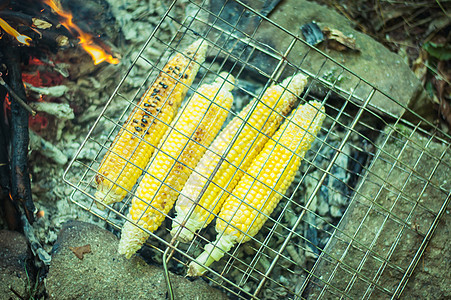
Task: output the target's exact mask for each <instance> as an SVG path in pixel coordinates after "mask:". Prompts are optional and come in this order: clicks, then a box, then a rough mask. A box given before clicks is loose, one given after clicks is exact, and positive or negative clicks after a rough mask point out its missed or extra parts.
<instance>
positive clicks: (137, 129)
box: [95, 39, 207, 208]
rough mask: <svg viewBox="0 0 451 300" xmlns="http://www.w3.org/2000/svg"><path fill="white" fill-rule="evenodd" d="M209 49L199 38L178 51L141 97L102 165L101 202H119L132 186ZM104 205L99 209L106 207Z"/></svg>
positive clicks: (99, 192)
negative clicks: (183, 49)
mask: <svg viewBox="0 0 451 300" xmlns="http://www.w3.org/2000/svg"><path fill="white" fill-rule="evenodd" d="M206 51H207V43H206V42H204V41H202V40H201V39H200V40H197V41H196V42H194V43H193V44H191V45H190V46H189V47H188V48H187V49H186V50H185V51H184V52H183V53H178V54H176V55H175V56H174V57H173V58H172V59H171V60H170V61H169V62H168V63H167V64H166V65H165V67H164V68H163V71H162V72H160V74H159V76H158V77H157V79H156V80H155V82H154V83H153V84H152V86H150V87H149V89H148V90H147V91H146V93H145V94H144V95H143V96H142V98H141V99H140V101H139V103H138V105H137V107H136V108H135V109H134V110H133V111H132V113H131V114H130V116H129V118H128V120H127V121H126V122H125V125H124V126H125V127H124V128H123V129H121V130H120V131H119V133H118V134H117V136H116V138H115V139H114V142H113V144H112V146H111V147H110V149H109V151H108V152H107V153H106V155H105V156H104V157H103V160H102V162H101V164H100V168H99V170H98V174H97V176H96V183H97V191H96V193H95V196H96V198H97V200H98V201H99V202H100V203H102V204H105V205H109V204H112V203H114V202H119V201H121V200H122V199H123V198H124V197H125V195H126V194H127V192H128V191H130V190H131V189H132V187H133V185H134V184H135V183H136V181H137V180H138V177H139V176H140V175H141V173H142V170H143V168H145V166H146V165H147V163H148V162H149V159H150V157H151V156H152V153H153V152H154V149H155V147H156V146H157V145H158V142H159V140H160V139H161V137H162V136H163V134H164V133H165V131H166V130H167V128H168V125H166V124H170V123H171V121H172V120H173V118H174V116H175V115H176V113H177V110H178V108H179V107H180V103H181V102H182V101H183V99H184V98H185V95H186V92H187V90H188V87H189V86H190V85H191V83H192V82H193V80H194V77H196V74H197V71H198V70H199V66H200V64H202V63H203V62H204V60H205V55H206ZM102 204H98V206H99V208H104V206H103V205H102Z"/></svg>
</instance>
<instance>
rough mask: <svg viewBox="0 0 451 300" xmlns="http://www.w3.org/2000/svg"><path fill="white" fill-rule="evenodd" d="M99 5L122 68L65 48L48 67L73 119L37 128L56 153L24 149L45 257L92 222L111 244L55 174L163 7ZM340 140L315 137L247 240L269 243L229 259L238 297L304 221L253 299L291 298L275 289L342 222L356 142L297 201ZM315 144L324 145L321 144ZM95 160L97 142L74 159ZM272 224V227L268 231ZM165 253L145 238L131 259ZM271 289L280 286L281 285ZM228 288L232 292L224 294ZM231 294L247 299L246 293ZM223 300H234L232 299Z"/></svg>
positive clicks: (240, 102)
mask: <svg viewBox="0 0 451 300" xmlns="http://www.w3.org/2000/svg"><path fill="white" fill-rule="evenodd" d="M108 3H109V5H108V6H107V7H108V12H109V13H110V14H111V15H113V16H114V17H115V23H114V24H110V25H111V26H113V25H114V26H116V28H117V30H110V32H115V36H110V37H109V38H110V41H111V43H112V44H114V45H115V46H116V47H117V50H118V52H120V53H121V56H122V59H121V62H120V63H119V64H118V65H107V64H101V65H99V66H94V65H93V64H92V61H91V60H90V57H89V56H87V54H84V53H83V52H82V50H79V49H71V50H68V51H65V52H64V53H59V54H58V57H57V58H55V61H56V60H58V61H63V63H59V64H57V66H58V67H60V68H61V69H65V70H67V76H66V78H65V81H64V83H63V85H64V86H66V87H67V91H65V93H64V95H62V96H61V97H59V98H58V102H59V103H63V104H67V105H69V106H70V108H72V110H73V113H74V118H73V119H71V118H64V117H59V116H52V115H47V116H46V117H47V118H48V119H49V126H48V127H47V128H45V129H42V130H41V131H40V132H39V136H40V137H41V138H43V139H45V140H46V141H47V142H49V143H50V144H51V145H53V146H54V148H55V149H54V151H48V150H47V149H48V147H47V148H42V147H40V146H33V145H32V148H31V151H30V162H31V172H32V184H33V199H34V201H35V204H36V206H37V208H38V210H40V211H43V212H44V214H43V216H42V217H40V218H39V219H37V221H36V222H35V223H34V224H33V228H34V230H35V234H36V236H37V238H38V240H39V242H40V243H41V245H42V246H43V248H44V250H45V251H47V252H48V253H50V252H51V249H52V246H53V244H54V242H55V241H56V237H57V234H58V232H59V230H60V229H61V227H62V224H63V223H64V222H67V221H69V220H81V221H85V222H90V223H94V224H97V225H99V226H101V227H105V228H108V229H110V230H111V231H113V232H114V233H115V234H117V235H118V236H119V231H118V230H117V228H116V227H114V226H111V225H110V224H108V223H107V222H105V221H104V220H102V219H101V218H99V217H97V216H95V215H94V214H92V213H91V212H88V211H86V210H84V209H82V208H80V207H79V206H77V205H75V204H74V203H72V202H71V200H70V195H71V193H72V192H73V188H72V187H70V186H69V185H67V184H66V183H65V182H64V181H63V173H64V170H65V168H66V166H67V163H66V161H67V160H70V159H72V158H73V157H74V156H75V155H76V153H77V151H78V149H79V147H80V145H81V144H82V143H83V141H84V139H85V137H86V135H87V134H88V132H89V130H90V129H91V127H92V125H93V123H94V122H95V120H96V119H97V117H98V116H99V115H100V114H101V112H102V109H103V108H104V106H105V104H106V102H107V100H108V99H109V97H110V96H111V95H112V93H113V91H114V89H115V87H116V85H117V84H118V83H119V81H120V79H121V77H122V76H123V75H124V74H125V72H126V71H127V70H128V69H129V68H130V66H131V64H132V61H133V59H134V58H135V57H136V56H137V55H138V52H139V51H140V49H141V48H142V46H143V45H144V43H145V42H146V40H147V38H148V36H149V34H150V33H151V31H152V30H153V28H155V26H156V25H157V24H158V22H159V21H160V19H161V16H162V15H163V14H164V12H165V11H166V10H167V6H168V5H169V3H170V1H141V0H128V1H125V0H122V1H121V0H108ZM175 12H176V14H179V16H180V19H183V18H184V16H185V15H186V14H187V13H188V14H189V12H190V5H188V4H187V2H185V1H179V2H178V3H177V7H176V8H175ZM98 30H99V31H101V30H102V29H101V28H98ZM161 30H162V33H160V35H159V38H162V39H164V35H166V40H169V39H170V37H171V36H173V35H174V32H175V30H176V29H175V28H174V26H173V24H171V23H163V24H162V26H161ZM163 47H164V45H158V44H157V43H155V45H154V46H152V47H147V48H146V49H148V50H146V51H147V52H148V53H145V56H146V57H148V58H149V59H155V60H156V59H158V58H159V56H160V54H161V52H162V51H164V49H163ZM74 57H77V63H76V64H73V63H69V61H73V58H74ZM215 67H216V68H217V67H218V66H212V68H213V69H214V68H215ZM147 68H148V66H147V65H146V64H143V65H139V61H138V65H137V67H136V68H133V69H132V72H131V73H130V74H129V78H130V79H131V80H127V81H126V83H125V86H122V89H121V92H122V94H123V95H124V96H125V97H128V96H129V97H130V98H132V97H133V95H134V93H136V91H137V89H139V88H140V83H142V82H144V80H145V78H146V76H147V75H148V73H147ZM202 72H204V73H202ZM199 74H200V76H198V77H204V76H211V74H205V70H204V71H202V70H201V71H200V73H199ZM207 80H208V79H207ZM133 82H134V83H135V84H133ZM239 85H240V86H242V87H244V89H245V90H248V91H251V92H253V93H256V94H258V92H259V91H261V89H263V86H262V85H260V84H258V83H255V82H254V81H252V80H249V81H246V80H242V81H240V82H239ZM236 93H239V92H236ZM238 96H239V97H236V99H237V101H236V103H235V104H234V107H233V110H234V111H239V110H240V109H241V108H242V107H243V106H244V105H245V104H246V103H247V102H248V101H250V97H249V94H246V95H238ZM330 110H331V108H328V113H333V111H332V112H331V111H330ZM122 112H123V103H119V102H118V101H117V102H113V103H111V105H110V106H109V114H111V115H112V116H115V117H116V118H119V116H120V115H121V113H122ZM327 122H329V124H325V125H324V128H331V124H330V122H331V120H326V123H327ZM110 130H111V128H108V126H107V125H104V124H99V126H97V127H96V128H95V129H94V132H93V134H92V136H95V137H96V138H97V137H98V139H99V140H100V141H107V140H108V139H111V137H109V136H108V133H109V132H110ZM343 135H344V134H342V132H340V130H339V129H338V130H337V131H336V132H333V133H330V132H325V131H323V132H321V133H320V134H319V136H318V138H317V141H316V142H315V144H314V145H313V147H312V149H311V150H310V151H309V152H308V154H307V157H306V159H305V162H304V163H303V165H302V166H301V168H300V170H299V171H298V173H297V176H296V179H295V181H294V182H293V184H292V186H291V187H290V189H289V191H288V192H287V194H286V195H287V197H288V198H289V199H284V200H282V201H281V203H280V204H279V206H278V208H277V209H276V211H275V212H274V213H273V214H272V216H282V217H280V218H279V219H274V218H277V217H273V218H271V219H269V220H268V221H267V222H266V224H265V227H264V228H263V229H262V230H261V232H260V233H259V234H258V235H257V236H256V237H255V240H256V241H264V240H265V237H266V236H267V235H268V234H270V235H272V236H273V238H271V239H269V242H267V243H266V244H264V245H262V244H261V243H260V242H256V241H250V242H248V243H246V244H243V245H241V246H240V247H239V248H234V249H233V250H232V251H234V255H235V256H236V257H237V258H239V259H240V260H241V262H240V263H239V262H237V261H235V262H233V267H232V268H230V270H229V272H228V275H227V276H228V278H229V279H230V280H231V281H233V282H235V283H237V284H238V283H240V282H243V283H244V284H243V285H242V288H243V289H244V290H247V291H254V290H255V288H256V287H257V286H258V284H259V282H260V280H261V278H262V276H261V275H259V274H258V273H259V272H261V273H260V274H264V273H265V271H266V270H267V269H268V267H269V266H270V264H271V262H272V260H273V258H274V257H275V254H274V251H273V250H271V249H278V248H280V246H281V245H282V243H283V242H284V240H285V237H286V235H287V232H288V231H287V229H288V228H292V227H293V225H295V223H296V221H297V220H298V217H299V215H301V214H302V213H304V214H305V216H304V218H303V219H302V221H301V222H300V224H299V225H298V226H297V227H296V229H295V231H294V232H293V237H292V240H291V241H292V242H291V243H290V245H289V246H288V247H286V249H285V250H284V251H283V255H282V259H280V260H279V262H278V264H277V266H276V267H275V269H274V270H273V271H272V273H271V275H270V277H271V278H273V280H269V282H268V283H267V284H266V286H265V288H264V290H263V291H262V292H261V294H260V296H261V297H263V298H265V299H280V298H281V297H285V296H287V297H288V296H290V294H288V293H287V291H286V289H285V288H284V287H283V286H287V287H289V289H290V290H293V289H294V290H296V289H300V288H301V287H300V286H297V285H298V284H299V283H300V282H302V281H303V280H302V279H303V278H304V277H305V276H306V275H307V271H308V270H310V269H311V267H312V266H313V264H314V262H315V260H316V258H317V256H318V254H319V253H320V252H321V249H323V248H324V246H325V245H326V243H327V242H328V240H329V237H330V236H331V234H332V232H333V230H334V228H333V226H332V225H336V224H338V222H339V220H340V217H341V216H342V214H343V213H344V211H345V209H346V207H347V205H348V202H349V199H350V196H351V192H352V187H353V186H355V183H356V182H357V180H358V176H359V175H358V174H359V173H360V171H361V170H362V168H363V166H364V165H365V162H366V160H367V156H365V155H364V154H362V153H365V151H362V149H365V147H366V146H365V141H364V140H361V139H359V138H358V137H354V138H352V140H351V141H350V143H349V144H348V145H345V147H344V148H343V150H342V154H340V155H339V156H338V158H337V160H336V163H335V164H334V166H333V168H332V169H331V170H330V174H331V175H330V176H327V177H326V178H325V180H324V182H323V184H322V186H321V188H320V190H319V192H318V193H317V194H316V196H315V197H314V198H313V199H311V200H310V203H309V204H308V207H306V204H307V202H308V200H309V199H306V196H305V195H311V194H312V191H313V189H314V188H315V186H316V185H317V183H318V181H319V180H320V178H321V176H322V175H323V174H324V169H322V168H321V166H324V167H326V166H327V164H328V163H329V161H330V159H331V158H332V156H333V155H334V154H335V152H336V150H335V149H336V148H337V147H338V145H339V143H340V141H341V140H342V137H343ZM321 141H327V144H326V143H322V142H321ZM38 144H39V143H37V144H36V145H38ZM99 152H100V146H99V144H98V143H89V142H88V143H87V144H86V145H85V146H84V147H83V149H82V151H81V152H80V154H78V156H77V160H79V161H81V162H83V163H85V164H86V165H89V164H90V162H91V161H92V159H94V158H95V157H96V156H97V154H98V153H99ZM85 169H86V167H85V166H83V165H80V164H74V165H73V167H72V168H70V169H69V170H68V172H69V173H68V174H67V175H66V178H69V179H70V178H79V177H80V174H82V173H83V172H85ZM74 184H76V182H74ZM117 207H119V206H117ZM90 208H91V207H90ZM95 212H96V213H98V214H99V215H101V216H102V217H104V218H108V219H109V221H110V222H115V223H116V224H117V226H120V225H121V224H122V223H123V220H121V218H120V217H118V216H115V215H114V214H111V213H107V212H101V211H95ZM282 212H283V213H282ZM123 213H125V212H123ZM171 216H173V212H171ZM276 224H279V225H278V226H275V225H276ZM331 224H332V225H331ZM165 225H166V226H165ZM168 229H170V220H166V221H165V223H163V225H162V226H161V227H160V229H159V230H158V231H157V232H155V234H156V235H157V236H158V237H160V238H161V239H162V240H164V241H167V242H168V241H170V239H171V236H170V234H169V230H168ZM200 235H202V236H203V237H204V238H205V239H209V240H212V239H214V237H215V230H214V223H213V224H211V225H210V226H209V227H208V228H206V229H205V230H203V231H202V232H201V233H200ZM205 243H206V241H205V240H203V239H200V238H199V239H196V240H195V241H194V242H193V244H191V245H181V246H179V248H180V249H181V250H183V251H185V252H187V253H189V254H190V255H193V256H196V255H198V254H199V253H200V251H201V248H200V247H196V246H199V245H201V246H203V245H205ZM165 247H166V246H165V244H164V243H163V242H162V241H161V240H157V239H152V238H151V239H149V241H148V245H147V246H146V247H144V248H143V249H142V250H141V252H140V254H141V255H142V256H143V257H144V258H145V259H146V260H147V261H149V262H152V263H159V264H161V263H162V251H164V249H165ZM162 249H163V250H162ZM174 258H175V260H171V262H170V264H169V268H170V271H172V272H174V273H178V274H181V275H184V274H185V271H186V266H185V265H184V264H183V263H189V261H188V260H187V259H186V258H185V257H184V256H182V255H180V254H175V256H174ZM223 260H224V261H222V262H218V263H216V265H215V269H216V270H222V269H224V268H227V267H228V265H227V264H228V262H227V259H223ZM181 262H183V263H181ZM249 266H251V267H249ZM210 278H211V279H212V281H211V282H212V284H213V285H215V284H214V283H213V282H214V281H217V282H219V283H221V284H223V285H224V286H228V284H227V283H225V282H222V281H221V279H220V278H218V277H215V276H214V275H211V276H210ZM280 283H281V284H282V285H283V286H280ZM228 287H229V288H231V289H233V287H231V286H228ZM235 290H236V289H235ZM240 295H241V296H242V297H248V296H246V295H245V294H240ZM230 296H231V297H232V298H234V297H236V296H234V295H232V294H230ZM291 296H292V295H291Z"/></svg>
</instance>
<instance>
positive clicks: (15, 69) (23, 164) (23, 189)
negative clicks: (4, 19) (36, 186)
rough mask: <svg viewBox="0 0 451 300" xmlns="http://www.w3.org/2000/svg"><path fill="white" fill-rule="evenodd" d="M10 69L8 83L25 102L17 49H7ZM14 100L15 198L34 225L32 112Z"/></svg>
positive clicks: (12, 141)
mask: <svg viewBox="0 0 451 300" xmlns="http://www.w3.org/2000/svg"><path fill="white" fill-rule="evenodd" d="M3 55H4V61H5V65H6V68H7V72H8V73H7V76H6V77H5V81H6V82H7V84H8V85H9V87H10V88H11V89H12V90H13V91H14V93H15V94H17V96H19V97H20V98H21V99H24V100H26V99H27V97H26V94H25V90H24V84H23V81H22V73H21V70H20V65H21V61H20V54H19V53H18V51H17V49H15V48H14V47H3ZM10 99H11V125H10V126H11V192H10V194H11V197H12V199H13V201H14V202H15V203H17V204H19V205H20V206H21V207H22V208H23V210H24V213H25V215H26V217H27V219H28V221H29V222H30V223H32V222H33V221H34V212H35V210H36V209H35V206H34V204H33V199H32V195H31V182H30V175H29V167H28V142H29V134H28V111H27V110H26V109H25V108H24V107H23V106H22V105H20V104H19V102H18V101H15V100H14V99H13V97H12V96H11V95H10Z"/></svg>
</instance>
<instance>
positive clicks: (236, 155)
mask: <svg viewBox="0 0 451 300" xmlns="http://www.w3.org/2000/svg"><path fill="white" fill-rule="evenodd" d="M306 84H307V78H306V77H305V76H303V75H301V74H298V75H295V76H293V77H289V78H287V79H285V80H284V81H283V82H282V83H281V84H279V85H273V86H271V87H269V88H268V89H267V90H266V91H265V93H264V95H263V97H262V99H261V100H258V99H254V100H252V101H251V103H249V104H248V105H247V106H246V107H245V108H244V109H243V110H242V111H241V112H240V113H239V114H238V116H236V117H235V118H234V119H233V120H232V121H231V122H230V123H229V124H228V125H227V126H226V128H224V130H222V131H221V133H220V134H219V135H218V137H216V139H215V140H214V141H213V143H212V144H211V146H210V147H209V149H208V150H207V152H206V153H205V155H204V156H203V157H202V159H201V161H200V162H199V164H198V166H197V167H196V169H195V170H194V172H193V173H192V174H191V176H190V178H189V179H188V181H187V183H186V185H185V187H184V188H183V190H182V192H181V193H180V196H179V198H178V199H177V203H176V206H175V211H176V218H175V220H174V221H173V222H172V231H171V234H172V235H173V236H175V235H177V233H178V231H179V227H182V228H181V230H180V233H179V235H178V236H177V239H178V240H179V241H181V242H189V241H191V240H192V239H193V236H194V232H196V230H199V229H202V228H204V227H205V226H207V225H208V224H209V223H210V222H211V221H212V220H213V218H214V216H215V215H217V213H218V212H219V209H220V208H221V206H222V203H223V202H224V200H225V199H226V198H227V196H228V195H229V193H230V191H232V189H233V188H234V187H235V185H236V184H237V183H238V181H239V179H240V178H241V176H242V174H243V171H246V169H247V167H248V166H249V165H250V163H251V162H252V160H253V159H254V158H255V156H256V155H257V154H258V153H259V152H260V151H261V149H262V148H263V146H264V144H265V143H266V142H267V140H268V139H269V137H270V136H271V135H272V134H274V132H275V131H276V129H277V128H278V127H279V125H280V123H281V122H282V119H283V116H284V115H287V114H288V112H289V111H290V110H291V108H292V106H293V105H294V102H295V101H296V97H297V96H299V95H300V94H301V92H302V91H303V89H304V87H305V85H306ZM249 114H250V116H249ZM247 117H249V118H248V120H247V122H244V120H245V119H246V118H247ZM243 123H245V124H244V127H243V128H242V130H240V127H241V126H242V124H243ZM238 130H240V132H239V133H238ZM237 134H238V137H237V139H236V140H235V142H234V143H233V145H231V144H232V141H233V139H234V137H235V135H237ZM229 146H231V148H230V151H229V152H228V154H227V155H226V156H225V159H224V160H223V161H222V163H221V162H220V160H221V157H223V156H224V153H225V151H226V149H227V148H228V147H229ZM218 163H220V166H219V168H218V170H217V172H216V174H215V175H214V177H213V180H212V181H211V182H212V183H211V182H210V181H209V180H210V179H209V177H210V176H211V174H212V173H213V172H214V170H215V168H217V165H218ZM238 168H240V169H238ZM205 185H208V187H207V188H206V190H205V193H204V194H203V195H202V197H201V198H200V199H198V198H199V196H200V193H201V191H202V189H204V187H205ZM193 207H194V209H193Z"/></svg>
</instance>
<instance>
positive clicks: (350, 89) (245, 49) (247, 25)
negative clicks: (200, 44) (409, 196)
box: [210, 0, 434, 119]
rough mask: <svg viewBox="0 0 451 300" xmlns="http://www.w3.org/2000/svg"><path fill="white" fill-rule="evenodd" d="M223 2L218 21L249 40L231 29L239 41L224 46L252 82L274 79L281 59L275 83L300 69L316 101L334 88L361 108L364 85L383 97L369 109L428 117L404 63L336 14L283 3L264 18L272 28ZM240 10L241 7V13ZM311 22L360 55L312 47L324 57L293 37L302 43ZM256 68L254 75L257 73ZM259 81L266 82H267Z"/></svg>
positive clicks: (291, 0) (295, 0)
mask: <svg viewBox="0 0 451 300" xmlns="http://www.w3.org/2000/svg"><path fill="white" fill-rule="evenodd" d="M217 1H218V0H217ZM232 2H233V1H232ZM244 2H246V3H247V4H248V5H249V6H251V7H253V8H255V9H256V10H257V11H262V10H263V9H264V5H263V8H261V6H262V5H261V3H266V1H250V0H247V1H244ZM226 3H227V5H226V8H225V9H224V10H222V12H221V15H220V17H222V18H226V20H228V21H229V22H230V24H234V26H236V27H237V28H238V30H241V31H243V32H246V33H247V34H248V35H249V36H252V40H250V39H249V37H248V36H244V35H240V32H239V31H238V30H233V32H234V34H236V35H238V36H239V37H240V40H241V42H237V41H235V40H232V41H230V38H229V36H228V35H227V38H226V37H224V34H223V35H222V43H224V45H223V47H224V48H225V49H231V50H232V52H233V53H234V54H235V55H237V56H238V57H240V59H241V60H242V61H245V62H246V63H247V64H248V66H252V67H249V68H247V69H248V70H249V71H250V72H254V73H255V75H256V76H253V77H256V78H258V77H260V78H261V77H262V75H264V77H269V76H273V75H277V72H275V68H276V66H277V65H279V63H280V61H281V60H285V58H286V59H287V60H288V61H289V63H287V64H282V67H283V68H284V69H283V70H282V73H281V75H280V78H281V79H283V78H285V77H287V76H289V75H291V74H293V72H297V71H295V68H300V69H301V70H302V71H305V72H307V73H308V74H310V76H311V77H315V78H316V79H315V80H312V83H313V84H312V85H311V86H310V87H309V89H310V93H312V94H314V95H316V96H319V97H324V96H326V94H327V92H328V91H329V90H330V87H328V84H329V85H331V86H332V85H333V90H334V91H335V92H336V93H338V94H341V95H343V97H344V98H345V99H347V98H348V96H347V95H348V93H352V94H353V96H354V98H355V99H356V101H357V102H358V103H360V104H361V103H362V101H365V100H366V99H367V98H368V97H369V96H370V95H371V91H372V89H373V88H372V87H371V86H370V85H368V84H367V83H366V82H368V83H371V84H372V85H374V86H375V87H377V88H378V89H379V90H380V91H382V93H381V92H378V91H377V92H375V93H374V95H373V96H372V98H371V101H370V103H369V107H372V108H373V109H374V110H375V111H377V112H381V113H388V114H390V115H392V116H395V117H399V116H401V115H404V113H405V112H406V109H405V107H408V108H410V109H412V110H413V111H415V112H416V113H418V114H420V115H422V116H424V117H425V118H428V119H432V118H433V116H434V111H433V108H432V105H431V104H432V102H430V100H429V98H428V96H427V94H426V92H425V91H424V89H423V87H422V84H421V82H420V81H419V80H418V79H417V78H416V76H415V74H414V73H413V72H412V71H411V70H410V68H409V66H408V65H407V64H406V63H405V62H404V60H403V58H402V57H401V56H399V55H397V54H396V53H393V52H391V51H390V50H388V49H387V48H385V47H384V46H383V45H382V44H380V43H378V42H377V41H375V40H374V39H373V38H371V37H370V36H368V35H366V34H364V33H361V32H359V31H357V30H356V29H354V27H355V24H353V23H352V22H351V21H350V20H348V19H346V18H345V17H343V16H342V15H340V14H338V13H337V12H336V11H334V10H332V9H329V8H327V7H325V6H322V5H319V4H317V3H314V2H310V1H306V0H284V1H281V2H280V3H279V5H277V7H276V8H275V9H274V10H273V11H272V12H271V13H270V14H269V15H268V17H269V19H270V20H271V21H273V22H274V23H275V24H277V25H274V24H272V23H271V22H268V21H265V20H263V21H261V20H260V18H259V17H256V16H255V15H254V14H252V13H249V12H247V13H244V14H243V13H241V12H240V11H237V10H238V8H237V7H236V5H234V4H232V3H230V1H228V2H226ZM229 3H230V4H229ZM242 9H243V8H242V7H241V8H240V10H242ZM231 12H234V13H231ZM214 19H215V18H213V17H210V22H213V21H215V25H219V26H223V27H224V29H225V30H230V26H228V25H222V24H223V23H221V22H216V20H214ZM256 20H257V21H256ZM260 21H261V22H260ZM311 22H316V23H317V25H318V26H319V28H321V29H322V30H324V28H325V27H328V28H329V29H333V30H339V31H340V32H342V33H343V34H344V35H345V36H346V37H350V38H351V39H355V44H356V47H357V48H358V49H359V51H353V50H345V51H337V50H334V49H333V48H332V47H328V44H327V43H326V42H322V43H321V44H319V45H317V47H318V49H319V50H321V51H322V52H323V53H325V55H323V54H321V53H320V52H318V51H317V50H315V49H313V48H311V47H309V46H307V45H305V44H304V43H302V42H300V41H298V40H296V39H294V38H293V36H298V37H299V38H300V39H304V37H303V36H302V33H301V29H300V27H301V26H302V25H304V24H308V23H311ZM218 36H219V33H218ZM255 41H257V42H255ZM220 43H221V42H220ZM333 60H335V62H337V63H339V64H341V65H344V66H345V67H346V68H347V69H349V70H350V71H348V70H346V69H344V68H342V67H341V66H340V65H339V64H337V63H335V62H334V61H333ZM293 65H294V67H295V68H294V67H293ZM255 67H257V68H258V69H259V71H257V72H256V70H255ZM359 77H361V78H363V80H361V79H360V78H359ZM264 80H265V81H266V80H267V78H264ZM321 81H323V82H321ZM325 81H327V82H328V83H326V82H325ZM365 81H366V82H365ZM383 93H385V94H387V95H389V96H390V97H392V98H393V99H394V100H396V101H397V102H399V104H398V103H397V102H395V101H393V100H392V99H390V98H388V97H387V96H386V95H384V94H383ZM333 96H334V94H332V97H333Z"/></svg>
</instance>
